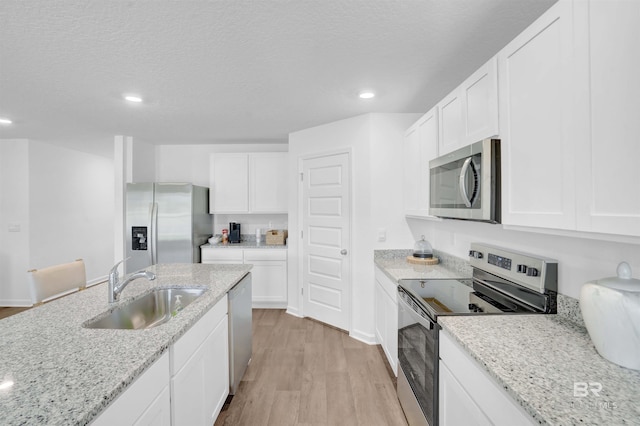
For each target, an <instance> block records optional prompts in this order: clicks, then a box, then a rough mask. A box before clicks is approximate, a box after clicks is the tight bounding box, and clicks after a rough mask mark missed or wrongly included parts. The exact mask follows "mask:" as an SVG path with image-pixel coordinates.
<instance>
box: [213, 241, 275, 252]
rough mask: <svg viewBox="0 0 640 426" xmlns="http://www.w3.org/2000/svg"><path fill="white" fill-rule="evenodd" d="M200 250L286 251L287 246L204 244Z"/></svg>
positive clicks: (241, 242)
mask: <svg viewBox="0 0 640 426" xmlns="http://www.w3.org/2000/svg"><path fill="white" fill-rule="evenodd" d="M200 248H224V249H227V248H228V249H256V248H258V249H279V250H282V249H286V248H287V246H286V245H267V243H265V242H264V241H263V242H261V243H257V242H256V240H253V241H251V240H250V241H244V240H243V241H240V242H239V243H233V244H231V243H227V244H222V243H218V244H209V243H207V244H203V245H201V246H200Z"/></svg>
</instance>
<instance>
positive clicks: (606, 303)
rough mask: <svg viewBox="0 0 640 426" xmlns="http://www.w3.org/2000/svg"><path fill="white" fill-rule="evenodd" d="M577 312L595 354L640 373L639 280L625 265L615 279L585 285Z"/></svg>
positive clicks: (622, 264)
mask: <svg viewBox="0 0 640 426" xmlns="http://www.w3.org/2000/svg"><path fill="white" fill-rule="evenodd" d="M580 309H581V311H582V317H583V318H584V323H585V325H586V326H587V330H588V331H589V336H591V340H592V341H593V344H594V345H595V347H596V349H597V351H598V353H600V355H602V356H603V357H604V358H606V359H608V360H609V361H611V362H614V363H616V364H618V365H621V366H623V367H626V368H631V369H633V370H640V280H637V279H633V278H631V268H630V267H629V264H628V263H626V262H622V263H620V265H618V276H617V277H611V278H604V279H601V280H597V281H594V282H589V283H586V284H585V285H583V286H582V289H581V291H580Z"/></svg>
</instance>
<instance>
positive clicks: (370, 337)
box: [349, 330, 378, 345]
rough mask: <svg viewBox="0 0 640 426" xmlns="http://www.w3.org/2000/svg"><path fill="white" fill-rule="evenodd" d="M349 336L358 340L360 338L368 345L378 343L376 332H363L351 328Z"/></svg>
mask: <svg viewBox="0 0 640 426" xmlns="http://www.w3.org/2000/svg"><path fill="white" fill-rule="evenodd" d="M349 337H352V338H354V339H356V340H359V341H361V342H363V343H366V344H367V345H377V344H378V339H376V336H375V334H370V333H363V332H361V331H359V330H351V331H350V332H349Z"/></svg>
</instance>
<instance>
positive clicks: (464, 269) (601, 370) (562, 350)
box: [374, 250, 640, 426]
mask: <svg viewBox="0 0 640 426" xmlns="http://www.w3.org/2000/svg"><path fill="white" fill-rule="evenodd" d="M411 252H412V250H404V251H403V250H376V251H375V252H374V261H375V264H376V265H377V266H378V267H380V269H381V270H382V271H383V272H384V273H385V274H386V275H387V276H388V277H389V278H391V279H392V280H393V281H394V282H397V281H398V280H400V279H405V278H425V279H440V278H466V277H470V276H471V273H472V271H471V269H470V268H469V265H468V263H467V262H465V261H464V260H462V259H459V258H456V257H454V256H450V255H447V254H446V253H439V252H437V251H436V250H434V255H435V256H437V257H438V258H440V261H441V263H440V264H439V265H436V266H422V265H412V264H409V263H407V262H406V256H409V255H411ZM558 312H559V314H558V315H503V316H495V315H486V316H441V317H439V318H438V323H439V324H440V325H441V326H442V327H443V330H444V331H445V332H447V333H449V334H450V335H451V336H453V338H454V339H455V340H456V341H457V342H458V343H460V344H461V346H462V347H463V348H464V349H465V350H466V351H467V352H468V353H469V354H470V355H471V356H472V357H473V358H474V359H476V360H477V361H478V362H479V364H480V365H481V366H482V367H483V368H485V369H486V371H487V372H488V373H489V374H490V375H491V376H492V377H493V378H494V379H495V380H496V381H497V382H498V383H499V384H500V385H501V386H502V387H503V388H504V389H505V390H506V391H507V392H508V393H509V394H510V395H511V396H512V397H513V399H514V400H515V401H516V402H517V403H519V404H520V405H521V406H522V407H523V408H524V409H525V410H526V411H527V412H528V413H529V414H531V416H532V417H533V418H534V419H535V420H536V421H537V422H539V423H540V424H547V425H563V426H565V425H607V426H610V425H625V424H627V425H640V371H634V370H629V369H626V368H623V367H619V366H617V365H615V364H613V363H611V362H609V361H607V360H605V359H604V358H602V357H601V356H600V355H599V354H598V353H597V352H596V349H595V347H594V346H593V343H592V342H591V339H590V337H589V334H588V333H587V330H586V329H585V328H584V323H583V322H582V317H581V314H580V308H579V306H578V302H577V300H575V299H572V298H570V297H567V296H563V295H561V294H558ZM576 382H583V383H600V384H601V385H602V391H601V392H600V394H599V395H600V396H599V397H596V396H595V395H594V394H593V393H591V392H589V395H588V396H586V397H576V396H574V383H576Z"/></svg>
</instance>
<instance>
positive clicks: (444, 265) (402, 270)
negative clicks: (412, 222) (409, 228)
mask: <svg viewBox="0 0 640 426" xmlns="http://www.w3.org/2000/svg"><path fill="white" fill-rule="evenodd" d="M412 253H413V250H374V252H373V260H374V262H375V264H376V265H377V266H379V267H380V269H381V270H382V271H383V272H384V273H385V274H386V275H387V276H388V277H389V278H391V279H392V280H393V281H394V282H398V280H403V279H432V280H436V279H455V278H471V267H470V266H469V263H468V262H465V261H464V260H462V259H460V258H457V257H455V256H451V255H449V254H447V253H443V252H439V251H437V250H434V251H433V254H434V256H436V257H437V258H438V259H440V263H439V264H437V265H415V264H412V263H409V262H407V256H411V255H412Z"/></svg>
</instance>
